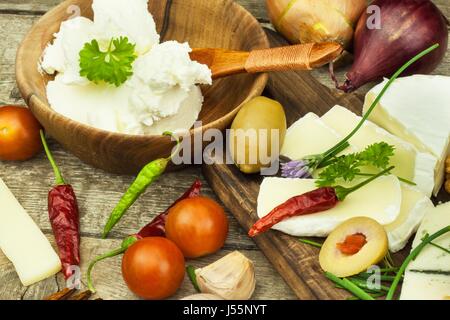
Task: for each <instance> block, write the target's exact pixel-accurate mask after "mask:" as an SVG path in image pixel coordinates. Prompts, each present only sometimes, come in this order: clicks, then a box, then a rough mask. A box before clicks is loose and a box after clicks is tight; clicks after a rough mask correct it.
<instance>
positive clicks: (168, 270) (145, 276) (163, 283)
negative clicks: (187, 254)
mask: <svg viewBox="0 0 450 320" xmlns="http://www.w3.org/2000/svg"><path fill="white" fill-rule="evenodd" d="M184 273H185V265H184V257H183V253H182V252H181V251H180V249H178V247H177V246H176V245H175V244H174V243H173V242H172V241H170V240H168V239H166V238H161V237H154V238H144V239H142V240H139V241H138V242H136V243H135V244H134V245H132V246H131V247H130V248H129V249H128V250H127V251H126V252H125V255H124V256H123V260H122V276H123V279H124V280H125V283H126V284H127V286H128V288H129V289H130V290H131V291H132V292H133V293H135V294H136V295H137V296H139V297H141V298H144V299H148V300H161V299H165V298H168V297H170V296H172V295H173V294H175V292H176V291H177V290H178V288H179V287H180V286H181V283H182V282H183V279H184Z"/></svg>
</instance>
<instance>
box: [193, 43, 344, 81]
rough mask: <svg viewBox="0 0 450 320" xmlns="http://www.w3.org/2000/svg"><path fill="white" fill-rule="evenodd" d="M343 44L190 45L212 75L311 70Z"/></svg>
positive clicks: (332, 57)
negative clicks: (244, 47)
mask: <svg viewBox="0 0 450 320" xmlns="http://www.w3.org/2000/svg"><path fill="white" fill-rule="evenodd" d="M343 50H344V49H343V47H342V46H341V45H340V44H338V43H334V42H328V43H308V44H299V45H293V46H287V47H279V48H272V49H263V50H254V51H251V52H245V51H231V50H225V49H212V48H201V49H193V51H192V52H191V54H190V56H191V59H192V60H195V61H197V62H200V63H202V64H206V65H208V67H209V68H210V69H211V71H212V77H213V79H217V78H223V77H226V76H229V75H233V74H238V73H258V72H270V71H289V70H312V69H314V68H318V67H321V66H323V65H325V64H327V63H330V62H332V61H333V60H335V59H336V58H337V57H339V55H341V53H342V52H343Z"/></svg>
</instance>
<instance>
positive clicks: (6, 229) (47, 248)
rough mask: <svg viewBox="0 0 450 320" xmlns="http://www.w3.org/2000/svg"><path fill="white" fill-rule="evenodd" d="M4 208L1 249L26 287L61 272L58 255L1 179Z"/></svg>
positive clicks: (0, 214)
mask: <svg viewBox="0 0 450 320" xmlns="http://www.w3.org/2000/svg"><path fill="white" fill-rule="evenodd" d="M0 206H1V208H0V249H1V250H2V251H3V253H4V254H5V255H6V257H7V258H8V259H9V260H10V261H11V262H12V263H13V265H14V267H15V269H16V271H17V274H18V275H19V278H20V281H21V282H22V284H23V285H24V286H30V285H32V284H34V283H36V282H39V281H42V280H44V279H46V278H48V277H51V276H52V275H54V274H56V273H58V272H59V271H60V270H61V262H60V260H59V258H58V255H57V254H56V252H55V250H53V248H52V246H51V245H50V243H49V241H48V240H47V238H46V237H45V236H44V234H43V233H42V231H41V230H40V229H39V227H38V226H37V225H36V224H35V223H34V221H33V220H32V219H31V217H30V216H29V215H28V214H27V212H26V211H25V209H24V208H23V207H22V206H21V205H20V204H19V202H18V201H17V200H16V198H15V197H14V195H13V194H12V193H11V191H10V190H9V189H8V187H7V186H6V184H5V183H4V182H3V180H2V179H1V178H0Z"/></svg>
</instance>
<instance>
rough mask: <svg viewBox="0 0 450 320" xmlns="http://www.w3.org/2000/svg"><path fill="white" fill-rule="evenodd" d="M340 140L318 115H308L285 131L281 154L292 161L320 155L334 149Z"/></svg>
mask: <svg viewBox="0 0 450 320" xmlns="http://www.w3.org/2000/svg"><path fill="white" fill-rule="evenodd" d="M341 139H342V138H341V136H340V135H339V134H338V133H337V132H336V131H334V130H333V129H331V128H330V127H328V126H327V125H325V124H324V123H323V121H322V120H321V119H320V117H319V116H318V115H316V114H314V113H308V114H306V115H305V116H304V117H302V118H301V119H300V120H298V121H297V122H295V123H294V124H293V125H292V126H291V127H290V128H289V129H288V130H287V132H286V138H285V140H284V143H283V147H282V148H281V154H282V155H283V156H286V157H288V158H290V159H292V160H299V159H302V158H304V157H306V156H311V155H316V154H321V153H323V152H325V151H327V150H329V149H331V148H332V147H334V146H335V145H336V144H337V143H339V141H340V140H341Z"/></svg>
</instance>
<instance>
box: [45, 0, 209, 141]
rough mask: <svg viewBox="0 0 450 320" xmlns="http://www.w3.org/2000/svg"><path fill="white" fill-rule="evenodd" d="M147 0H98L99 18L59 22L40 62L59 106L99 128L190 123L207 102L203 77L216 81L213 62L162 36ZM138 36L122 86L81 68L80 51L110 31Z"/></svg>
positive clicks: (151, 129)
mask: <svg viewBox="0 0 450 320" xmlns="http://www.w3.org/2000/svg"><path fill="white" fill-rule="evenodd" d="M147 2H148V1H147V0H132V1H122V0H94V2H93V5H92V8H93V11H94V21H91V20H89V19H87V18H84V17H77V18H74V19H71V20H68V21H65V22H63V23H62V24H61V28H60V31H59V32H58V33H57V34H55V40H54V42H53V43H52V44H50V45H49V46H48V47H47V48H46V50H45V52H44V55H43V58H42V63H41V68H42V69H43V70H44V71H45V72H46V73H48V74H56V76H55V79H54V80H53V81H50V82H49V83H48V85H47V98H48V101H49V103H50V105H51V107H52V108H53V109H54V110H55V111H56V112H58V113H60V114H62V115H64V116H66V117H68V118H71V119H73V120H76V121H78V122H81V123H84V124H86V125H89V126H93V127H96V128H99V129H103V130H107V131H112V132H119V133H126V134H146V135H159V134H162V133H163V132H164V131H172V132H178V131H185V130H188V129H189V128H191V127H192V125H193V124H194V122H195V121H196V120H197V118H198V115H199V113H200V111H201V108H202V104H203V96H202V93H201V90H200V88H199V87H198V85H199V84H211V83H212V79H211V70H210V69H209V68H208V67H207V66H206V65H202V64H199V63H197V62H195V61H192V60H191V59H190V57H189V52H190V51H191V48H190V47H189V45H188V44H187V43H178V42H176V41H167V42H164V43H160V42H159V35H158V34H157V32H156V27H155V23H154V21H153V17H152V16H151V14H150V13H149V12H148V9H147ZM121 36H122V37H127V38H128V39H129V41H130V42H131V43H133V44H135V53H136V55H137V59H136V60H135V61H134V63H133V75H132V76H131V77H130V78H129V79H128V80H127V81H126V82H125V83H124V84H122V85H121V86H119V87H116V86H114V85H111V84H106V83H99V84H95V83H92V82H90V81H89V80H88V79H87V78H85V77H82V76H80V56H79V54H80V51H81V50H82V49H83V47H84V45H85V44H86V43H87V42H90V41H92V40H93V39H95V40H97V41H98V43H99V45H100V47H107V46H108V44H109V43H110V41H111V39H112V38H119V37H121Z"/></svg>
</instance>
